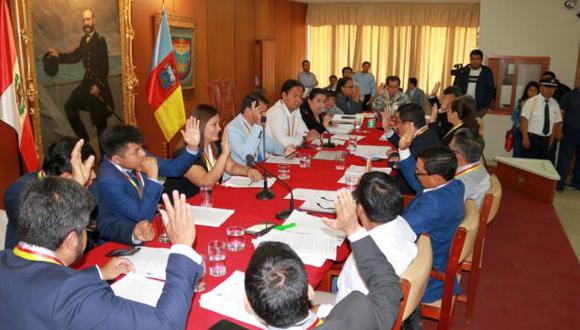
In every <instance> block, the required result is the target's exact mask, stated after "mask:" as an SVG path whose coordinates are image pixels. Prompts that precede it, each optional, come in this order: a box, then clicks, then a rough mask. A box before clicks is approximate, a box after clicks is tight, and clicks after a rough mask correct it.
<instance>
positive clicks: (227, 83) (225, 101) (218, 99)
mask: <svg viewBox="0 0 580 330" xmlns="http://www.w3.org/2000/svg"><path fill="white" fill-rule="evenodd" d="M208 90H209V102H210V103H211V104H212V105H213V106H215V107H216V109H217V110H218V113H219V114H220V121H221V122H220V125H221V126H222V127H225V125H226V124H227V123H228V122H229V121H230V120H232V118H234V117H235V116H236V115H237V114H238V111H237V107H236V104H235V88H234V81H233V80H231V79H223V78H220V79H218V80H215V81H213V82H211V83H210V84H209V86H208Z"/></svg>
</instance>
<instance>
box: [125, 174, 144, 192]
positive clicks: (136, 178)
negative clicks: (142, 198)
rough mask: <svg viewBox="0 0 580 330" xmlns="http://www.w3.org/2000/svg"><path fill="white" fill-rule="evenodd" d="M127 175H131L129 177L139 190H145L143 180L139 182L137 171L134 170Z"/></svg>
mask: <svg viewBox="0 0 580 330" xmlns="http://www.w3.org/2000/svg"><path fill="white" fill-rule="evenodd" d="M127 174H128V175H129V177H130V178H131V181H133V183H134V184H135V185H136V186H137V187H138V188H143V184H142V183H141V180H139V178H138V176H137V171H136V170H132V171H127Z"/></svg>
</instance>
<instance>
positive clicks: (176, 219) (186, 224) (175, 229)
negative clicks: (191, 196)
mask: <svg viewBox="0 0 580 330" xmlns="http://www.w3.org/2000/svg"><path fill="white" fill-rule="evenodd" d="M163 204H164V205H165V209H164V210H160V212H161V219H162V220H163V223H164V224H165V230H166V232H167V235H168V236H169V240H170V241H171V243H173V244H184V245H187V246H192V245H193V242H195V236H196V232H195V224H194V223H193V216H192V214H191V209H190V207H189V205H188V204H187V202H186V201H185V195H184V194H179V193H178V192H177V190H174V191H173V204H171V201H170V200H169V196H167V194H163Z"/></svg>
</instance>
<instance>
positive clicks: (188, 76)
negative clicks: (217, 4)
mask: <svg viewBox="0 0 580 330" xmlns="http://www.w3.org/2000/svg"><path fill="white" fill-rule="evenodd" d="M153 19H154V21H155V31H154V34H153V40H154V42H155V39H156V38H157V32H158V31H159V25H160V24H161V13H158V14H156V15H154V16H153ZM167 23H168V24H169V29H170V33H171V39H172V41H173V47H174V50H175V57H176V58H175V60H176V62H177V63H176V64H177V69H178V73H179V75H180V82H181V91H182V93H183V98H184V99H192V98H193V97H194V94H195V73H196V65H195V62H196V57H195V20H194V18H193V17H188V16H180V15H175V14H167Z"/></svg>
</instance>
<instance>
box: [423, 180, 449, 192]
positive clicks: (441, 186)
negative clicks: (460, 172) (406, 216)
mask: <svg viewBox="0 0 580 330" xmlns="http://www.w3.org/2000/svg"><path fill="white" fill-rule="evenodd" d="M450 182H451V181H447V182H445V183H444V184H442V185H440V186H437V187H435V188H429V189H424V190H423V193H428V192H430V191H433V190H437V189H440V188H443V187H445V186H446V185H448V184H449V183H450Z"/></svg>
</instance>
